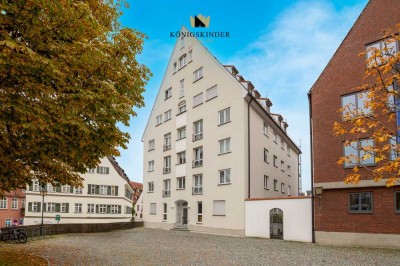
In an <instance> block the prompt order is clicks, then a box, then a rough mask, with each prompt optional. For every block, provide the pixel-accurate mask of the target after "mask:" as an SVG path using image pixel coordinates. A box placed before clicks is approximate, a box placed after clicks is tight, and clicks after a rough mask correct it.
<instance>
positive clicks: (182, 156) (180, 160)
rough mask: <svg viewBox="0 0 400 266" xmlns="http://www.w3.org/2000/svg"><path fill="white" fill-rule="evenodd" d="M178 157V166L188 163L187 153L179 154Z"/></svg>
mask: <svg viewBox="0 0 400 266" xmlns="http://www.w3.org/2000/svg"><path fill="white" fill-rule="evenodd" d="M177 155H178V164H184V163H186V151H183V152H179V153H177Z"/></svg>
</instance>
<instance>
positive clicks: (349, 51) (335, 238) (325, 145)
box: [309, 0, 400, 246]
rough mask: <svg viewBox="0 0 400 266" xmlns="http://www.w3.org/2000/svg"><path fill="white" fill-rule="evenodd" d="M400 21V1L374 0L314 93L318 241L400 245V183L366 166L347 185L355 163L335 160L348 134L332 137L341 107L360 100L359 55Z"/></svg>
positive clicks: (363, 66)
mask: <svg viewBox="0 0 400 266" xmlns="http://www.w3.org/2000/svg"><path fill="white" fill-rule="evenodd" d="M399 22H400V1H399V0H371V1H369V3H368V4H367V5H366V7H365V8H364V10H363V11H362V13H361V15H360V16H359V18H358V19H357V21H356V22H355V23H354V25H353V27H352V28H351V29H350V31H349V33H348V34H347V36H346V37H345V39H344V40H343V42H342V43H341V45H340V46H339V48H338V49H337V51H336V53H335V54H334V55H333V57H332V58H331V60H330V62H329V63H328V65H327V66H326V67H325V69H324V71H323V72H322V74H321V75H320V77H319V78H318V80H317V81H316V82H315V84H314V85H313V87H312V88H311V90H310V92H309V101H310V123H311V132H312V147H311V148H312V163H313V182H314V183H313V186H314V192H316V190H315V188H320V189H319V192H318V193H319V194H320V193H321V192H320V191H321V188H322V194H320V195H315V199H314V218H315V223H314V225H315V228H314V229H315V241H316V242H317V243H326V244H349V245H374V246H400V187H399V186H395V187H392V188H386V187H385V181H384V180H382V182H374V181H373V180H371V179H368V178H367V175H368V173H367V172H365V171H364V172H363V170H365V169H361V170H360V171H361V175H362V176H363V178H362V180H361V181H360V183H359V184H357V185H352V184H345V183H344V179H345V177H346V175H347V174H349V173H351V171H352V167H343V166H341V165H338V164H337V163H336V162H337V161H338V160H339V158H340V157H341V156H343V154H345V152H346V149H345V147H344V141H345V140H347V139H348V136H341V137H334V136H333V123H334V121H340V120H341V114H339V113H337V110H338V109H339V108H340V107H342V104H343V103H344V102H345V103H347V102H349V101H350V102H351V101H359V100H358V99H359V97H357V92H355V91H354V90H353V88H355V87H357V86H360V85H361V84H362V79H363V77H364V73H365V70H366V63H365V61H364V58H361V57H360V56H358V54H359V53H360V52H363V51H366V49H368V47H371V45H374V46H377V45H379V43H380V42H382V36H383V33H384V30H385V29H388V28H394V26H395V25H396V24H397V23H399ZM394 49H396V51H398V49H399V44H398V43H396V44H395V47H394ZM393 126H394V128H395V124H393ZM358 141H359V143H360V144H359V145H363V141H367V142H368V141H373V140H372V139H370V136H365V139H363V140H358ZM346 155H347V154H346ZM374 163H375V162H374V160H373V158H372V162H371V164H372V165H374ZM372 167H373V166H372ZM316 194H317V193H316ZM396 202H397V204H396Z"/></svg>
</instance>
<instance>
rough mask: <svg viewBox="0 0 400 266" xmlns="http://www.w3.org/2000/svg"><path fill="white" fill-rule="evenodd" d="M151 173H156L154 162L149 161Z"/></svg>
mask: <svg viewBox="0 0 400 266" xmlns="http://www.w3.org/2000/svg"><path fill="white" fill-rule="evenodd" d="M148 171H149V172H152V171H154V160H153V161H149V170H148Z"/></svg>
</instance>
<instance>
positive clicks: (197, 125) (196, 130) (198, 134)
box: [193, 120, 203, 141]
mask: <svg viewBox="0 0 400 266" xmlns="http://www.w3.org/2000/svg"><path fill="white" fill-rule="evenodd" d="M202 138H203V120H199V121H196V122H194V123H193V141H196V140H200V139H202Z"/></svg>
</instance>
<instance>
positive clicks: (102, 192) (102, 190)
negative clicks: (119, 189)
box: [99, 185, 107, 195]
mask: <svg viewBox="0 0 400 266" xmlns="http://www.w3.org/2000/svg"><path fill="white" fill-rule="evenodd" d="M99 194H100V195H107V186H106V185H100V190H99Z"/></svg>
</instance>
